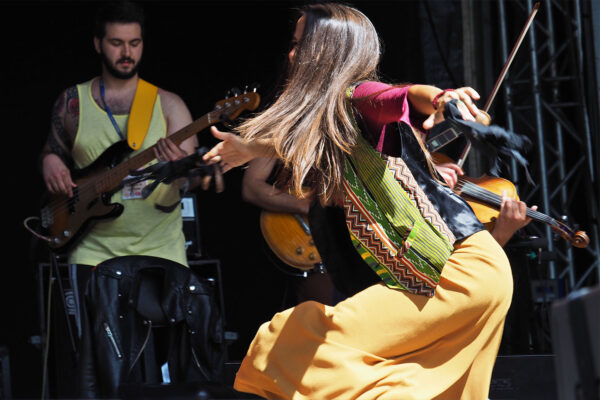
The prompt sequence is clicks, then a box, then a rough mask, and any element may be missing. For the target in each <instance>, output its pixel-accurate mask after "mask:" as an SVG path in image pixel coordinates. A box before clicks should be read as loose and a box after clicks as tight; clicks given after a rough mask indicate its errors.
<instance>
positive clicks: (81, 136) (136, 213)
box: [69, 80, 187, 265]
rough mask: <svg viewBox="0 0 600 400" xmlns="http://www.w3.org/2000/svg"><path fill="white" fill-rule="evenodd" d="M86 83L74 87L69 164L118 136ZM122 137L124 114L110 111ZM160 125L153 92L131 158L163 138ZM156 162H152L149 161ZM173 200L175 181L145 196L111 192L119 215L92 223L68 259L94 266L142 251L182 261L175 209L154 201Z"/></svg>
mask: <svg viewBox="0 0 600 400" xmlns="http://www.w3.org/2000/svg"><path fill="white" fill-rule="evenodd" d="M92 81H93V80H90V81H88V82H86V83H83V84H80V85H77V91H78V94H79V127H78V130H77V135H76V136H75V142H74V144H73V151H72V155H73V160H74V162H75V167H77V168H83V167H86V166H88V165H89V164H91V163H92V162H94V161H95V160H96V159H97V158H98V157H99V156H100V155H101V154H102V153H103V152H104V150H106V149H107V148H108V147H110V146H111V145H112V144H114V143H116V142H118V141H119V140H121V138H120V137H119V135H118V133H117V131H116V130H115V127H114V126H113V125H112V122H111V121H110V118H109V117H108V115H107V114H106V112H105V111H104V110H103V109H102V108H100V106H99V105H98V104H97V103H96V101H95V100H94V98H93V97H92ZM114 117H115V120H116V122H117V124H118V125H119V128H120V129H121V132H122V133H123V135H126V134H127V118H128V115H114ZM166 131H167V128H166V123H165V120H164V116H163V113H162V108H161V104H160V95H158V96H157V98H156V102H155V104H154V110H153V111H152V119H151V122H150V128H149V129H148V133H147V135H146V138H145V140H144V143H143V145H142V147H141V149H139V150H136V151H134V152H132V153H131V154H130V157H131V156H134V155H136V154H138V153H139V152H141V151H143V150H145V149H147V148H149V147H151V146H152V145H154V144H155V143H156V142H157V141H158V139H160V138H162V137H165V136H166ZM154 162H156V161H154ZM178 200H179V187H178V186H177V185H175V184H174V185H163V184H160V185H159V186H158V187H157V188H156V189H155V190H154V192H153V193H152V195H150V196H149V197H148V198H147V199H145V200H144V199H125V200H124V199H123V192H122V191H119V192H117V193H115V194H114V195H113V196H112V199H111V202H118V203H121V204H123V206H124V210H123V213H122V214H121V215H120V216H119V217H117V218H115V219H108V220H103V221H98V222H96V223H95V224H94V226H93V228H92V229H91V230H90V232H89V233H88V234H86V235H85V236H84V237H83V239H82V240H81V241H80V242H79V244H78V245H77V246H76V247H75V249H74V250H73V251H72V252H71V253H70V254H69V263H75V264H88V265H97V264H99V263H101V262H102V261H105V260H108V259H110V258H114V257H119V256H127V255H147V256H155V257H162V258H166V259H169V260H172V261H175V262H178V263H180V264H183V265H187V258H186V255H185V238H184V235H183V230H182V218H181V209H180V208H179V207H178V208H176V209H175V211H173V212H170V213H165V212H163V211H160V210H157V209H156V208H155V207H154V206H155V204H160V205H164V206H168V205H172V204H174V203H175V202H177V201H178Z"/></svg>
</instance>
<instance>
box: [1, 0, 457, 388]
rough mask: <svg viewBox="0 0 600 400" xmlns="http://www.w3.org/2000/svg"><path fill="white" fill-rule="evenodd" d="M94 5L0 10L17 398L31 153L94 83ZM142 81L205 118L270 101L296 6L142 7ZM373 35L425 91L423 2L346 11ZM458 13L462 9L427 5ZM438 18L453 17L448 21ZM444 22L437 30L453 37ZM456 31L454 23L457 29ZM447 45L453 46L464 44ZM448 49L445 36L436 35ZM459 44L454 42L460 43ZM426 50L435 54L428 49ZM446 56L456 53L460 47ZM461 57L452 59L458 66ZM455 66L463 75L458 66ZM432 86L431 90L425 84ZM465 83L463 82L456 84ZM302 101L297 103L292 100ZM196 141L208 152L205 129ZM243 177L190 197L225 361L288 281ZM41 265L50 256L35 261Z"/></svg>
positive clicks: (6, 291) (9, 308)
mask: <svg viewBox="0 0 600 400" xmlns="http://www.w3.org/2000/svg"><path fill="white" fill-rule="evenodd" d="M97 4H98V3H97V2H72V1H53V2H50V1H37V2H33V1H20V2H2V3H0V18H1V19H2V24H1V25H2V38H3V50H4V51H3V53H4V55H3V58H2V62H1V66H2V74H1V75H0V79H1V82H2V85H1V89H0V93H1V94H0V98H1V106H0V110H1V112H2V121H3V137H4V140H3V142H4V146H3V152H4V160H5V161H4V167H3V171H4V173H3V176H4V177H6V178H8V179H9V183H8V184H5V188H6V189H7V191H6V192H4V193H5V194H4V196H3V198H4V202H3V204H4V207H3V212H4V215H5V217H6V219H5V221H6V222H5V223H4V225H3V226H4V227H5V228H7V229H8V231H5V236H4V239H3V242H4V246H3V253H2V257H3V260H2V261H3V262H2V264H3V265H2V277H1V278H0V282H2V283H1V285H2V286H1V287H0V293H2V299H1V300H2V303H1V305H0V309H1V315H0V316H1V322H0V323H1V331H0V346H7V347H8V349H9V351H10V356H11V359H10V362H11V376H12V392H13V395H14V396H15V397H37V396H39V394H40V386H41V359H42V354H41V352H40V351H39V350H38V349H37V348H36V347H34V346H33V345H31V344H30V343H28V341H29V338H30V337H31V336H35V335H39V333H40V332H39V331H40V329H39V315H38V292H37V284H38V283H37V281H36V275H35V269H36V263H38V262H39V261H40V257H42V256H43V254H44V251H43V248H42V246H41V245H40V243H38V242H37V241H34V240H32V238H31V235H30V234H29V233H28V232H27V231H26V230H25V229H24V228H23V225H22V223H23V220H24V219H25V218H26V217H27V216H30V215H36V214H37V213H38V212H39V208H40V197H41V196H42V194H43V192H44V189H43V183H42V179H41V174H40V172H39V168H38V154H39V152H40V150H41V148H42V145H43V142H44V140H45V138H46V135H47V132H48V129H49V119H50V112H51V108H52V105H53V103H54V101H55V99H56V98H57V96H58V95H59V94H60V93H61V91H62V90H64V89H65V88H66V87H68V86H71V85H73V84H75V83H79V82H83V81H86V80H88V79H90V78H91V77H93V76H95V75H97V74H98V73H99V71H100V63H99V59H98V57H97V55H96V54H95V52H94V49H93V45H92V28H91V26H92V20H93V14H94V10H95V8H96V6H97ZM143 4H144V7H145V9H146V12H147V35H146V38H145V43H144V56H143V61H142V66H141V70H140V73H141V76H142V77H143V78H144V79H146V80H148V81H150V82H152V83H155V84H157V85H159V86H160V87H162V88H165V89H167V90H170V91H173V92H175V93H177V94H179V95H180V96H181V97H182V98H183V100H184V101H185V102H186V103H187V105H188V107H189V109H190V111H191V112H192V115H193V117H194V118H198V117H200V116H202V115H204V114H205V113H207V112H208V111H210V110H211V108H212V107H213V105H214V103H215V102H216V101H218V100H220V99H221V98H223V97H224V95H225V93H226V91H227V90H228V89H229V88H231V87H239V88H242V87H243V86H244V85H246V84H251V83H253V82H256V83H259V84H260V89H259V92H260V93H261V95H262V97H263V105H264V104H265V103H268V101H269V99H270V98H271V97H272V95H273V92H274V88H275V87H276V83H277V79H278V76H280V72H281V65H282V63H283V61H284V60H285V57H286V55H287V49H288V43H289V39H290V37H291V34H292V30H293V26H294V22H295V21H294V15H295V14H294V13H293V12H292V11H291V10H292V9H293V8H294V7H297V6H299V5H302V4H303V2H298V1H295V2H291V1H272V2H266V1H262V2H261V1H257V2H234V1H219V2H216V1H215V2H207V1H185V2H181V1H178V2H177V1H170V2H167V1H148V2H145V3H143ZM350 4H353V5H355V6H356V7H358V8H359V9H361V10H362V11H363V12H364V13H365V14H366V15H367V16H368V17H369V18H370V19H371V20H372V21H373V23H374V25H375V26H376V28H377V29H378V31H379V33H380V36H381V38H382V40H383V43H384V46H385V53H384V58H383V63H382V69H381V72H382V74H383V77H384V78H385V80H387V81H391V82H425V80H426V76H425V74H426V72H425V69H424V59H425V56H424V54H423V51H422V50H421V48H422V43H421V36H420V31H421V25H422V24H421V22H420V15H423V13H422V10H421V12H419V7H420V6H419V3H418V2H414V1H395V2H392V1H387V2H381V1H369V2H367V1H363V2H352V3H350ZM432 4H434V5H436V7H450V9H454V10H458V13H459V14H458V15H460V9H459V7H457V4H460V2H452V1H449V2H437V1H436V2H432ZM444 18H448V16H447V15H446V16H445V17H444ZM448 21H449V19H446V22H444V21H439V25H438V26H439V27H440V28H444V26H446V27H448V28H449V29H450V25H448V23H447V22H448ZM459 27H460V24H459ZM454 37H458V38H460V35H455V36H454ZM442 38H443V39H444V40H445V42H446V43H444V45H445V46H449V45H452V44H451V43H448V41H449V40H453V39H452V37H451V36H442ZM458 40H460V39H458ZM430 48H431V47H430ZM449 51H459V52H460V42H458V43H455V44H454V46H453V47H452V48H451V49H449ZM454 58H455V59H460V56H459V57H454ZM452 68H454V69H458V70H459V72H458V75H459V76H461V74H460V66H457V65H453V66H452ZM429 83H436V82H432V81H431V79H430V80H429ZM458 84H459V85H462V82H458ZM299 95H301V94H299ZM199 139H200V143H201V144H204V145H211V144H213V143H214V140H213V139H212V138H211V136H210V134H209V132H208V130H206V131H203V132H201V133H200V134H199ZM242 174H243V171H242V170H239V169H238V170H235V171H231V172H229V173H228V174H227V175H226V191H225V192H224V193H222V194H215V193H214V192H212V191H208V192H202V191H199V192H197V196H198V205H199V210H198V211H199V218H200V222H201V229H202V234H203V246H204V248H205V249H206V251H207V255H208V256H210V257H212V258H217V259H220V260H221V262H222V269H223V286H224V294H225V307H226V313H227V327H226V328H227V330H231V331H236V332H238V333H239V340H238V341H237V342H235V343H234V344H233V345H232V346H231V347H230V359H232V360H239V359H241V358H242V357H243V355H244V353H245V350H246V348H247V346H248V344H249V342H250V340H251V338H252V337H253V334H254V332H255V330H256V328H257V327H258V326H259V324H260V323H261V322H263V321H266V320H268V319H269V318H270V317H271V316H272V314H273V313H275V312H277V311H279V310H280V309H281V307H282V304H283V303H284V299H283V297H284V294H285V288H286V283H287V282H288V278H287V277H286V276H285V275H284V274H282V273H281V272H280V271H279V270H277V269H275V268H274V267H273V266H272V265H271V263H269V261H268V259H267V258H266V256H265V254H264V253H263V251H262V249H261V244H260V236H261V235H260V230H259V227H258V214H259V210H258V209H257V208H256V207H254V206H252V205H249V204H246V203H244V202H243V201H242V200H241V196H240V185H241V177H242ZM41 261H45V259H41Z"/></svg>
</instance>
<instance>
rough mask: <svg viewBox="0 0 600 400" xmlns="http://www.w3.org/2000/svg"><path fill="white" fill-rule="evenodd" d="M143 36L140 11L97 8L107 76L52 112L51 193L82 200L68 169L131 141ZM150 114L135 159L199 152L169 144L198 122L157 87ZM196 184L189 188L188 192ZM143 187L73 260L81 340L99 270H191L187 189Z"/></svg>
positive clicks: (131, 189) (178, 184)
mask: <svg viewBox="0 0 600 400" xmlns="http://www.w3.org/2000/svg"><path fill="white" fill-rule="evenodd" d="M143 33H144V14H143V10H141V9H140V8H139V7H138V6H137V5H135V4H133V3H127V2H121V3H115V4H103V5H102V7H101V8H100V9H99V12H98V14H97V16H96V21H95V28H94V38H93V43H94V48H95V50H96V52H97V53H98V54H99V55H100V58H101V60H102V71H101V74H100V76H98V77H94V78H92V79H91V80H89V81H87V82H85V83H81V84H78V85H75V86H72V87H70V88H68V89H66V90H65V91H64V92H63V93H62V94H61V95H60V96H59V97H58V100H57V101H56V103H55V105H54V108H53V110H52V117H51V128H50V134H49V136H48V139H47V142H46V143H45V146H44V149H43V152H42V155H41V164H42V173H43V179H44V182H45V184H46V187H47V189H48V191H49V192H50V193H52V194H62V195H67V196H69V197H75V196H77V192H76V190H77V185H76V184H75V183H74V182H73V179H72V177H71V173H70V169H72V168H76V169H80V168H84V167H86V166H88V165H90V164H92V163H93V162H94V161H95V160H96V159H97V158H98V157H99V156H100V155H101V154H102V153H103V152H104V151H105V150H106V149H107V148H109V147H110V146H111V145H112V144H114V143H116V142H118V141H121V140H126V139H127V135H128V132H127V130H128V129H127V128H128V125H127V123H128V118H129V113H130V110H131V107H132V103H133V100H134V96H135V94H136V90H137V88H138V86H139V85H138V83H139V82H140V81H141V80H140V78H139V76H138V69H139V66H140V62H141V58H142V51H143V47H144V39H143ZM152 107H153V108H152V112H151V119H150V123H149V127H148V129H147V133H146V136H145V138H144V139H143V143H142V145H141V146H140V147H139V148H138V149H136V150H135V151H134V152H132V153H131V154H132V155H131V156H135V155H136V154H138V153H139V152H141V151H143V150H144V149H147V148H149V147H151V146H153V145H155V144H157V146H156V147H155V148H154V150H153V151H154V154H155V156H156V158H157V160H158V161H175V160H178V159H181V158H183V157H185V156H187V155H189V154H191V153H193V152H194V151H195V148H196V146H197V139H196V137H195V136H192V137H191V138H190V139H187V140H186V141H184V142H183V143H181V144H180V145H179V146H178V145H176V144H174V143H173V142H172V141H171V140H169V139H168V136H169V135H171V134H173V133H175V132H177V131H178V130H180V129H181V128H183V127H185V126H186V125H188V124H190V123H191V122H192V117H191V114H190V112H189V110H188V108H187V107H186V105H185V103H184V102H183V100H182V99H181V98H180V97H179V96H178V95H176V94H174V93H171V92H168V91H166V90H164V89H160V88H159V89H158V92H157V95H156V98H155V100H154V105H153V106H152ZM147 111H150V108H149V107H148V109H147ZM196 183H197V182H188V184H189V186H195V185H196ZM145 184H147V183H141V184H140V183H138V184H136V185H133V186H132V185H126V186H125V187H123V189H121V190H119V191H118V192H116V193H115V194H113V196H112V199H111V202H118V203H121V204H122V205H123V207H124V210H123V213H122V214H121V215H120V216H119V217H117V218H112V219H106V220H101V221H98V222H95V223H94V225H93V227H92V229H91V230H90V231H89V233H86V234H85V235H84V236H83V238H82V239H81V241H78V242H77V244H76V246H75V247H74V248H73V249H71V250H70V252H69V254H68V264H69V277H70V280H71V285H72V288H73V291H74V294H75V301H76V306H77V310H78V312H79V314H78V315H77V317H76V321H75V326H76V328H74V330H76V331H77V332H76V335H77V334H78V335H79V336H81V335H82V333H81V332H82V329H84V328H82V325H85V323H84V322H82V321H83V320H84V317H82V316H83V315H84V313H85V310H84V308H83V303H84V300H83V299H84V297H83V294H84V293H85V288H86V285H87V283H88V281H89V278H90V276H91V273H92V270H93V267H94V266H96V265H98V264H100V263H102V262H103V261H106V260H109V259H113V258H115V257H121V256H129V255H140V256H154V257H161V258H163V259H167V260H170V261H174V262H176V263H179V264H182V265H185V266H187V258H186V252H185V238H184V234H183V231H182V216H181V208H180V207H175V206H174V205H178V204H179V201H180V193H179V192H180V189H182V187H183V186H184V185H185V182H183V179H179V180H178V181H175V182H173V183H172V184H169V185H165V184H160V185H158V187H157V188H156V189H155V190H154V191H153V192H152V194H151V195H150V196H149V197H148V198H147V199H143V198H142V196H141V188H142V187H141V186H143V185H145ZM82 185H83V184H82ZM161 206H162V207H161ZM169 206H171V208H170V209H169V210H167V209H168V208H169ZM173 208H174V209H173Z"/></svg>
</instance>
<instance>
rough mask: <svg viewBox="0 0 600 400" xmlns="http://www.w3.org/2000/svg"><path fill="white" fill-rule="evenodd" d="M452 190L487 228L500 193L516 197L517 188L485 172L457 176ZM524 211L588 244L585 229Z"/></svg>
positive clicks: (439, 157) (577, 244)
mask: <svg viewBox="0 0 600 400" xmlns="http://www.w3.org/2000/svg"><path fill="white" fill-rule="evenodd" d="M432 157H433V160H434V162H436V163H444V162H453V161H452V160H451V159H450V158H449V157H448V156H446V155H444V154H440V153H433V154H432ZM453 191H454V192H455V193H456V194H458V195H459V196H461V197H462V198H464V199H465V200H466V201H467V203H468V204H469V205H470V206H471V208H472V209H473V212H474V213H475V216H476V217H477V219H478V220H479V221H481V222H482V223H483V224H484V225H485V227H486V229H487V230H488V231H491V230H492V228H493V227H494V224H495V221H496V220H497V218H498V215H500V205H501V204H502V195H501V194H502V193H503V192H504V191H506V194H507V195H508V196H510V197H513V198H515V199H517V200H518V199H519V196H518V195H517V189H516V187H515V185H514V184H513V183H512V182H511V181H509V180H507V179H503V178H497V177H492V176H488V175H485V174H484V175H482V176H480V177H479V178H471V177H468V176H460V177H458V181H457V183H456V185H455V186H454V188H453ZM526 214H527V217H529V218H531V219H532V220H534V221H537V222H543V223H545V224H548V225H549V226H550V228H551V229H552V231H553V232H555V233H557V234H558V235H560V237H562V238H563V239H565V240H566V241H568V242H570V243H571V244H572V245H573V246H575V247H578V248H585V247H587V246H588V244H589V243H590V239H589V237H588V235H587V234H586V233H585V232H584V231H576V230H573V229H571V228H570V227H568V226H567V225H566V224H565V223H563V222H561V221H558V220H556V219H554V218H552V217H550V216H548V215H546V214H544V213H541V212H539V211H537V210H532V209H531V208H529V207H527V211H526Z"/></svg>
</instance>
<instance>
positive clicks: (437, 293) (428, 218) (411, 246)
mask: <svg viewBox="0 0 600 400" xmlns="http://www.w3.org/2000/svg"><path fill="white" fill-rule="evenodd" d="M289 57H290V66H289V71H288V77H287V81H286V82H285V85H284V87H283V89H282V91H281V93H280V95H279V96H278V98H277V99H276V100H275V102H274V103H273V104H272V105H270V106H269V107H268V108H267V109H266V110H264V111H263V112H262V113H260V114H259V115H257V116H256V117H254V118H252V119H249V120H247V121H246V122H244V123H243V124H242V125H240V126H239V127H238V129H237V130H238V132H239V134H240V136H237V135H235V134H232V133H228V132H221V131H218V130H217V129H216V128H213V134H214V135H215V136H216V137H218V138H220V139H222V142H220V143H219V144H218V145H217V146H215V147H214V148H213V149H212V150H211V151H210V152H209V153H207V155H206V156H205V160H207V161H210V162H219V163H220V164H221V166H222V168H223V169H224V170H225V171H226V170H228V169H231V168H233V167H236V166H239V165H242V164H244V163H246V162H247V161H249V160H251V159H253V158H256V157H277V158H279V159H280V160H281V161H282V162H283V164H284V165H285V166H286V167H287V168H288V169H289V171H290V172H291V173H290V175H289V177H288V182H287V183H288V184H289V186H290V187H291V188H293V189H295V192H296V193H302V190H301V189H302V187H303V186H304V185H306V184H308V185H309V186H310V187H312V189H313V193H314V196H315V197H317V198H318V199H319V201H320V202H321V203H322V204H324V205H337V206H340V207H343V209H344V213H345V216H346V223H347V226H348V232H349V236H350V240H352V244H353V246H354V248H355V249H356V250H357V251H358V252H359V254H360V255H361V257H362V258H363V259H364V260H365V266H364V267H365V268H369V267H370V268H371V269H372V270H373V271H374V272H375V273H376V275H374V276H378V277H379V278H380V281H379V282H378V283H374V284H370V285H369V286H368V287H366V288H365V289H364V290H362V291H360V292H358V293H356V294H354V295H353V296H351V297H349V298H347V299H346V300H344V301H342V302H340V303H338V304H337V305H335V306H333V307H331V306H325V305H323V304H320V303H317V302H305V303H301V304H299V305H298V306H296V307H293V308H291V309H288V310H285V311H283V312H281V313H278V314H276V315H275V316H274V317H273V319H272V320H271V321H269V322H267V323H265V324H263V325H262V326H261V327H260V329H259V330H258V332H257V334H256V337H255V338H254V340H253V342H252V344H251V345H250V348H249V350H248V353H247V355H246V357H245V359H244V360H243V362H242V365H241V367H240V370H239V372H238V374H237V378H236V381H235V388H236V389H237V390H239V391H243V392H250V393H255V394H258V395H260V396H263V397H265V398H269V399H333V398H335V399H355V398H360V399H374V398H378V399H394V400H397V399H433V398H440V399H459V398H460V399H486V398H487V397H488V390H489V383H490V380H491V373H492V368H493V365H494V361H495V357H496V354H497V351H498V347H499V345H500V340H501V336H502V331H503V324H504V318H505V316H506V313H507V311H508V308H509V305H510V299H511V294H512V277H511V270H510V265H509V263H508V260H507V258H506V255H505V253H504V251H503V250H502V248H501V247H500V245H499V244H498V242H497V241H496V240H494V238H493V237H492V235H490V233H488V232H487V231H486V230H485V229H484V227H483V225H482V224H481V223H479V221H477V219H476V217H475V215H474V214H473V212H472V210H471V209H470V208H469V206H468V205H467V204H466V203H465V202H464V201H463V200H462V199H461V198H459V197H458V196H456V195H455V194H453V193H452V191H451V189H450V188H449V186H452V185H453V183H454V182H455V180H456V174H457V173H458V174H460V173H461V171H460V169H459V168H458V167H456V166H455V165H452V164H449V165H442V166H439V165H438V166H436V165H434V164H433V162H432V160H431V157H430V156H429V154H428V152H427V151H426V150H425V147H424V146H423V144H422V140H421V135H422V133H421V131H423V130H427V129H430V128H431V127H432V126H433V125H434V124H435V123H437V122H439V121H440V120H441V119H443V116H442V112H443V110H444V108H445V107H446V106H447V105H448V104H449V103H450V102H451V101H454V102H456V101H458V105H459V107H461V109H462V111H463V118H465V119H471V120H475V119H477V118H479V117H480V112H479V110H478V109H477V107H476V106H475V105H474V104H473V99H475V100H476V99H477V98H478V97H479V96H478V95H477V93H476V92H475V91H474V90H473V89H471V88H460V89H456V90H446V91H442V90H440V89H438V88H435V87H432V86H427V85H404V86H393V85H387V84H385V83H381V82H379V81H378V76H377V66H378V63H379V57H380V43H379V38H378V36H377V33H376V31H375V29H374V27H373V25H372V24H371V22H370V21H369V19H368V18H367V17H366V16H364V15H363V14H362V13H361V12H360V11H358V10H356V9H354V8H352V7H348V6H345V5H341V4H318V5H311V6H307V7H305V8H304V9H303V10H302V11H301V15H300V18H299V19H298V21H297V24H296V30H295V33H294V39H293V42H292V50H291V51H290V54H289ZM444 181H445V182H446V184H445V183H444ZM341 273H342V274H343V271H341ZM350 278H351V277H350Z"/></svg>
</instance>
